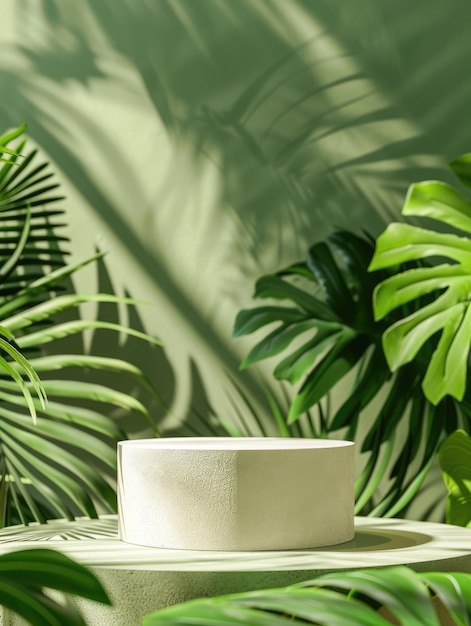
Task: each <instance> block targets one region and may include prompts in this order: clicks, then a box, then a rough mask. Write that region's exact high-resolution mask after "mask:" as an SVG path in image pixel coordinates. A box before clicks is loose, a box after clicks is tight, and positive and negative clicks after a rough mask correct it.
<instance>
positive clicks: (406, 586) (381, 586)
mask: <svg viewBox="0 0 471 626" xmlns="http://www.w3.org/2000/svg"><path fill="white" fill-rule="evenodd" d="M317 584H320V585H328V586H329V587H335V588H339V589H344V590H350V589H354V590H355V592H356V593H360V594H365V595H366V596H367V597H368V598H371V599H373V600H375V601H376V602H377V603H378V604H379V605H380V606H385V607H387V608H388V610H389V611H391V613H392V614H393V615H394V616H395V617H396V618H397V619H398V620H399V622H400V623H402V624H407V626H439V622H438V620H437V617H436V614H435V611H434V609H433V606H432V603H431V601H430V596H429V594H428V593H427V590H426V588H425V586H424V585H423V583H422V581H421V580H420V578H419V576H418V575H417V574H416V573H415V572H413V571H412V570H410V569H408V568H407V567H402V566H399V567H391V568H387V569H385V570H382V571H381V570H369V571H368V570H365V571H361V570H360V571H355V572H345V573H342V574H327V575H326V576H321V577H320V579H319V580H318V581H317Z"/></svg>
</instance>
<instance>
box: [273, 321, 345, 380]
mask: <svg viewBox="0 0 471 626" xmlns="http://www.w3.org/2000/svg"><path fill="white" fill-rule="evenodd" d="M342 335H343V331H342V330H336V329H332V328H325V329H324V328H319V330H318V331H317V333H316V335H315V336H314V338H313V339H310V340H309V341H307V342H306V343H304V344H303V345H302V346H301V347H300V348H298V349H297V350H295V351H294V352H292V353H291V354H290V355H289V356H288V357H286V358H284V359H283V360H282V361H280V363H278V365H277V366H276V368H275V370H274V372H273V374H274V376H275V378H276V379H278V380H288V381H289V382H290V383H291V384H292V385H294V384H296V383H297V382H298V381H299V380H300V379H301V378H302V377H303V376H305V375H306V374H307V373H308V372H309V371H310V370H311V369H312V368H313V366H314V364H315V361H316V359H317V357H318V356H319V355H320V354H322V353H323V352H324V351H325V350H326V349H327V348H328V347H329V346H330V345H331V344H333V343H335V342H336V341H337V340H338V339H340V338H341V337H342Z"/></svg>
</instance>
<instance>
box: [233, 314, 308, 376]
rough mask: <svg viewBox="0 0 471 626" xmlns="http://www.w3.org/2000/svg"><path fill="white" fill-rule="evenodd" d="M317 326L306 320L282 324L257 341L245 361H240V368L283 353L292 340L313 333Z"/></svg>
mask: <svg viewBox="0 0 471 626" xmlns="http://www.w3.org/2000/svg"><path fill="white" fill-rule="evenodd" d="M318 326H319V324H318V323H316V322H315V321H313V320H306V321H303V322H300V323H299V324H295V325H289V326H288V325H286V324H283V325H281V326H280V327H279V328H277V329H276V330H274V331H272V332H271V333H269V334H268V335H267V336H266V337H264V339H262V340H261V341H259V342H258V343H257V344H256V345H255V346H254V347H253V348H252V350H250V352H249V353H248V354H247V356H246V357H245V359H244V360H243V361H242V363H241V366H240V368H241V369H244V368H246V367H248V366H249V365H252V364H253V363H256V362H257V361H261V360H262V359H268V358H270V357H272V356H276V355H277V354H279V353H280V352H283V350H285V349H286V348H287V347H288V346H289V345H290V344H291V342H292V341H294V339H296V338H297V337H299V336H301V335H303V334H304V333H306V332H307V331H313V330H314V329H316V328H317V327H318Z"/></svg>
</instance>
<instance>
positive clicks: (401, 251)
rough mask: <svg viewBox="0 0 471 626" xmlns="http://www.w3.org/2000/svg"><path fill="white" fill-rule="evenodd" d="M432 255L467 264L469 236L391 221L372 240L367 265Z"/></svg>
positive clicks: (372, 267) (469, 259)
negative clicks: (373, 244) (369, 259)
mask: <svg viewBox="0 0 471 626" xmlns="http://www.w3.org/2000/svg"><path fill="white" fill-rule="evenodd" d="M435 256H438V257H447V258H449V259H452V260H453V261H456V262H457V263H462V264H463V265H464V266H465V267H471V250H470V246H469V239H468V238H466V237H460V236H458V235H451V234H445V233H436V232H434V231H432V230H426V229H425V228H419V227H417V226H410V225H409V224H400V223H393V224H390V225H389V226H388V227H387V228H386V230H385V231H384V233H383V234H382V235H380V236H379V237H378V239H377V240H376V250H375V254H374V256H373V258H372V260H371V263H370V266H369V268H368V269H369V270H370V271H374V270H379V269H384V268H387V267H391V266H394V265H399V264H401V263H406V262H408V261H415V260H418V259H419V260H420V259H424V258H427V257H435Z"/></svg>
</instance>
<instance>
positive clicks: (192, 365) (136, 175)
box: [0, 0, 471, 434]
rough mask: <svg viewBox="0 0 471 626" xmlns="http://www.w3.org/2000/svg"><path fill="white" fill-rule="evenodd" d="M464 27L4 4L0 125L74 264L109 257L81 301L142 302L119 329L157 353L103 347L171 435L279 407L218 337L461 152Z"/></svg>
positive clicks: (314, 15) (278, 12) (243, 0)
mask: <svg viewBox="0 0 471 626" xmlns="http://www.w3.org/2000/svg"><path fill="white" fill-rule="evenodd" d="M470 18H471V4H470V3H469V2H466V1H465V0H449V1H448V2H446V3H445V2H441V1H440V0H416V1H415V2H410V0H409V1H405V0H394V1H393V0H390V1H386V0H357V1H356V2H352V0H140V1H139V2H136V1H135V2H132V1H131V0H128V1H121V2H115V1H114V2H113V1H111V0H95V1H92V0H82V1H81V2H76V1H73V0H65V1H64V0H62V1H61V2H59V0H36V1H35V2H26V1H25V0H3V1H2V17H1V20H0V87H1V91H0V94H1V99H0V127H1V128H6V127H9V126H13V125H18V124H19V123H21V122H23V121H27V122H28V125H29V134H30V136H31V138H32V140H33V141H34V142H37V143H38V144H39V145H40V146H41V148H42V150H43V151H44V152H45V153H46V154H47V155H48V156H49V157H50V159H51V160H52V161H53V162H54V163H55V167H56V168H57V170H58V172H59V175H60V179H61V182H62V183H63V185H64V189H65V192H66V195H67V202H66V204H65V206H66V207H67V210H68V221H69V224H70V226H69V229H68V234H69V236H70V237H71V250H72V258H73V259H78V258H83V257H84V256H86V255H88V254H90V253H92V252H93V251H94V249H95V247H96V246H98V247H100V248H102V249H107V250H109V255H108V257H107V260H106V267H102V268H101V269H100V271H99V272H98V273H97V271H96V270H88V271H85V272H84V273H83V274H82V276H81V278H79V279H78V280H77V287H78V288H80V289H81V290H82V291H90V290H95V289H97V288H98V287H99V286H100V287H102V286H103V287H106V286H108V287H110V288H112V289H113V290H114V291H115V292H117V293H119V294H123V293H125V292H129V293H131V295H132V296H134V297H135V298H138V299H142V300H145V301H147V302H149V304H148V305H143V306H141V307H139V309H138V313H133V314H132V315H133V317H131V322H133V323H134V324H139V323H142V325H143V326H144V327H145V329H146V330H147V331H148V332H151V333H154V334H156V335H158V336H160V337H161V338H162V339H163V341H164V343H165V346H166V348H165V354H163V353H160V352H159V353H158V351H151V350H150V349H149V350H143V349H139V348H138V347H135V346H134V347H132V350H131V348H130V349H129V351H128V352H126V349H125V347H123V346H122V345H121V346H114V349H115V350H118V351H119V350H120V351H121V353H124V354H125V355H127V354H131V355H132V358H133V359H136V360H138V361H141V362H142V364H143V365H144V366H145V367H146V369H147V370H148V372H149V375H150V376H151V377H152V379H153V380H154V382H155V383H156V384H157V386H158V387H159V388H160V389H161V391H162V394H163V395H164V396H165V397H166V399H167V400H168V402H169V403H170V404H171V405H172V409H173V416H170V417H168V416H167V417H165V416H163V415H162V414H161V413H159V409H158V407H157V406H156V407H155V411H156V414H158V415H159V416H160V417H159V419H161V420H162V426H163V428H164V430H165V431H166V432H168V433H172V432H175V428H176V427H177V425H178V423H179V421H181V420H184V419H185V418H187V417H188V416H190V418H191V420H192V424H193V425H194V428H196V430H197V431H198V432H200V433H201V434H205V433H206V432H208V431H207V429H206V427H205V426H204V425H203V423H202V422H201V421H200V418H199V417H198V415H200V416H201V417H202V420H203V422H204V421H205V420H206V419H208V416H209V414H210V413H213V414H215V413H217V414H220V415H223V416H224V417H226V418H227V419H229V420H233V421H237V419H238V418H237V412H236V411H235V409H234V408H233V403H232V402H231V400H230V399H231V398H232V400H233V401H234V402H235V403H236V404H238V405H241V404H242V400H241V395H240V394H241V393H242V394H243V395H244V396H246V397H247V399H249V400H250V401H251V402H255V406H259V405H260V404H263V402H262V400H261V399H260V398H261V394H260V392H259V389H260V385H261V384H264V385H267V386H271V387H272V388H273V389H274V391H275V393H277V394H278V395H279V393H280V392H279V389H278V388H277V387H274V385H273V383H272V380H271V378H270V374H269V372H270V369H269V367H266V368H263V367H261V368H259V369H258V370H256V371H255V370H254V371H250V372H247V373H246V374H244V375H241V374H239V373H238V364H239V362H240V359H241V356H242V355H243V354H244V351H245V350H246V348H247V346H248V345H250V344H251V343H252V340H250V339H249V340H248V341H247V342H244V341H241V340H238V341H235V340H233V339H232V338H231V336H230V334H231V327H232V324H233V320H234V317H235V315H236V313H237V311H238V310H239V309H240V308H242V307H244V306H247V305H248V304H249V303H250V301H251V292H252V287H253V283H254V280H255V279H256V278H257V277H258V276H260V275H261V274H263V273H265V272H270V271H274V270H276V269H279V268H280V267H282V266H283V265H286V264H288V263H289V262H292V261H294V260H297V259H299V258H302V257H303V255H304V254H305V251H306V249H307V247H308V245H309V244H311V243H313V242H315V241H317V240H319V239H321V238H323V237H324V236H325V235H326V233H328V232H330V231H331V230H332V229H334V228H336V227H340V228H351V229H354V230H356V231H357V232H360V231H361V230H363V229H366V230H368V231H370V232H371V233H373V234H378V233H379V232H380V231H381V229H382V228H383V226H384V224H386V223H387V222H388V221H389V220H391V219H395V218H397V217H398V216H399V212H400V208H401V204H402V199H403V197H404V194H405V191H406V189H407V187H408V185H409V183H411V182H412V181H415V180H420V179H423V178H428V177H441V178H443V177H446V176H447V174H446V172H445V169H444V168H445V166H446V163H447V162H448V161H449V160H450V159H451V158H453V157H454V156H456V155H458V154H461V153H462V152H466V151H469V150H471V132H470V122H469V102H470V100H471V81H469V80H468V73H469V59H470V58H471V38H470V37H469V27H468V24H469V23H470V22H469V20H470ZM87 272H88V273H87ZM83 314H84V315H87V316H93V315H98V314H99V315H106V316H110V317H112V316H118V315H119V316H121V317H123V316H126V315H127V314H128V312H127V311H116V310H114V309H110V308H108V309H106V307H105V308H104V309H100V310H98V311H97V310H95V309H93V308H84V311H83ZM138 318H139V319H138ZM234 380H235V381H236V385H237V386H238V387H239V391H237V390H236V389H235V387H234ZM259 410H260V412H261V415H262V416H263V415H264V413H263V411H264V409H263V408H261V409H259ZM136 429H137V427H136ZM181 432H186V431H181Z"/></svg>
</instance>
